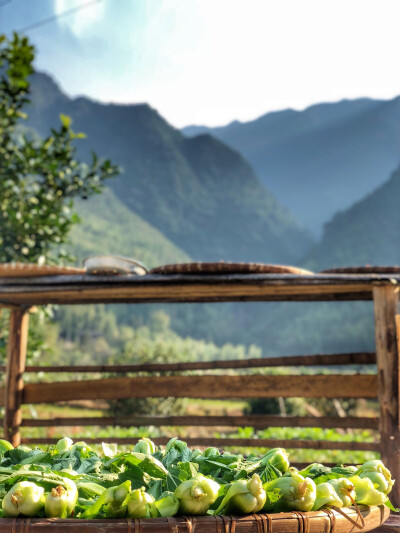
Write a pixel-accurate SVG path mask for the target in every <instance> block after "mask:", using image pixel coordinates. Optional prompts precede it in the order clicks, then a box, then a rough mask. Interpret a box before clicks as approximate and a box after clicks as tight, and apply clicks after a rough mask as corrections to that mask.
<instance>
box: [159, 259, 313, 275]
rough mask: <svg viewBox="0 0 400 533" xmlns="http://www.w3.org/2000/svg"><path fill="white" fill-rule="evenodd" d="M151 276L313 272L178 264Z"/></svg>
mask: <svg viewBox="0 0 400 533" xmlns="http://www.w3.org/2000/svg"><path fill="white" fill-rule="evenodd" d="M150 274H202V275H213V274H297V275H307V276H310V275H312V274H313V272H311V271H310V270H304V269H303V268H298V267H294V266H288V265H268V264H264V263H231V262H226V261H219V262H218V263H176V264H172V265H162V266H158V267H156V268H153V269H152V270H150Z"/></svg>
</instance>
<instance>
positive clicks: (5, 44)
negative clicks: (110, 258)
mask: <svg viewBox="0 0 400 533" xmlns="http://www.w3.org/2000/svg"><path fill="white" fill-rule="evenodd" d="M33 59H34V49H33V47H32V45H31V44H30V43H29V41H28V39H27V38H26V37H21V36H19V35H17V34H14V37H13V38H12V39H11V40H7V39H6V38H5V37H4V36H0V228H1V234H0V262H9V261H31V262H36V261H45V260H47V261H57V260H60V258H62V257H63V252H62V250H61V247H60V246H59V245H60V244H62V243H65V242H66V241H67V238H68V234H69V231H70V229H71V226H72V225H73V224H74V223H76V222H77V221H78V217H77V215H76V214H75V213H74V212H73V209H72V208H73V200H74V199H75V198H77V197H81V198H87V197H88V196H90V195H92V194H93V193H97V192H100V190H101V188H102V184H103V182H104V180H106V179H107V178H110V177H112V176H115V175H116V174H118V171H119V170H118V167H116V166H115V165H113V164H112V163H111V162H110V161H109V160H99V159H98V157H97V156H96V154H95V153H93V154H92V161H91V162H90V164H86V163H83V162H81V161H79V160H78V159H77V157H76V142H75V141H77V140H79V139H80V138H82V137H84V135H83V134H76V133H74V132H73V130H72V129H71V119H70V118H69V117H67V116H65V115H61V116H60V119H61V126H60V127H59V128H58V129H52V130H51V133H50V135H49V136H48V137H47V138H45V139H38V138H37V136H34V135H32V134H31V133H30V132H29V130H28V129H27V128H24V127H23V126H21V120H23V119H24V118H26V114H25V113H24V111H23V109H24V107H25V106H26V105H27V104H28V103H29V76H30V75H31V74H32V72H33V66H32V62H33Z"/></svg>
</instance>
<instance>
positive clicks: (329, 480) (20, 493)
mask: <svg viewBox="0 0 400 533" xmlns="http://www.w3.org/2000/svg"><path fill="white" fill-rule="evenodd" d="M393 483H394V481H393V480H392V478H391V475H390V472H389V470H388V469H387V468H386V467H385V466H384V464H383V463H382V462H381V461H379V460H373V461H367V462H365V463H364V464H363V465H359V466H347V467H346V466H343V465H338V466H335V467H333V468H328V467H325V466H323V465H322V464H317V463H314V464H311V465H309V466H308V467H307V468H305V469H303V470H300V471H299V470H297V469H296V468H294V467H291V466H290V464H289V460H288V454H287V453H286V452H285V450H283V449H282V448H274V449H272V450H268V451H266V453H265V454H264V455H262V456H256V455H249V456H247V457H244V456H243V455H240V454H232V453H228V452H221V451H220V450H218V449H217V448H207V449H206V450H204V451H201V450H198V449H191V448H189V447H188V446H187V445H186V443H185V442H183V441H181V440H179V439H177V438H173V439H171V440H170V441H169V442H168V444H167V445H166V446H165V447H163V448H161V447H160V448H158V447H156V446H155V444H154V443H153V442H152V441H151V440H150V439H148V438H143V439H141V440H139V441H138V443H137V444H136V445H135V446H134V447H133V449H132V450H130V451H124V452H120V453H119V452H118V451H117V446H116V445H115V444H105V443H103V444H102V452H101V453H97V452H96V451H95V450H93V449H92V448H91V447H90V446H88V445H87V444H86V443H85V442H76V443H74V442H73V441H72V440H71V439H69V438H68V437H65V438H63V439H61V440H60V441H58V443H57V444H56V445H55V446H50V447H48V448H47V449H46V450H41V449H39V448H34V449H31V448H28V447H26V446H18V447H17V448H13V447H12V446H11V445H10V444H9V443H8V442H6V441H0V501H1V505H0V507H1V512H0V515H1V516H2V517H18V516H26V517H52V518H57V517H60V518H66V517H70V518H83V519H94V518H125V517H126V518H128V517H129V518H151V517H159V516H163V517H169V516H175V515H179V514H183V515H219V514H239V515H240V514H250V513H259V512H265V513H277V512H282V511H305V512H307V511H317V510H319V509H324V508H335V507H336V508H338V507H339V508H340V507H350V506H353V505H357V504H362V505H369V506H374V505H382V504H386V505H387V506H388V507H390V508H391V509H393V507H392V505H391V503H390V501H389V499H388V494H389V493H390V491H391V489H392V486H393Z"/></svg>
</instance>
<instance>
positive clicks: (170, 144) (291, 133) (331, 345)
mask: <svg viewBox="0 0 400 533" xmlns="http://www.w3.org/2000/svg"><path fill="white" fill-rule="evenodd" d="M32 90H33V95H32V96H33V104H32V106H31V107H30V109H29V110H28V112H29V115H30V120H29V123H28V125H29V126H31V127H32V128H34V129H35V130H36V131H38V132H39V134H41V135H47V134H48V132H49V128H50V127H52V126H55V125H57V124H58V122H59V119H58V117H59V114H60V113H64V114H68V115H70V116H71V117H72V118H73V120H74V124H73V126H74V129H75V130H76V131H83V132H85V133H86V134H87V140H86V141H83V142H82V143H81V145H82V148H83V149H82V150H81V155H82V156H83V157H88V156H89V153H90V152H89V148H90V149H94V150H96V151H97V152H98V154H99V155H101V156H106V157H110V158H111V159H112V160H113V161H114V162H115V163H118V164H120V165H121V166H122V167H123V168H124V174H123V175H121V176H119V177H118V178H116V179H115V180H110V182H109V183H108V185H107V187H106V189H105V191H104V193H102V194H101V195H99V196H96V197H93V198H90V199H89V200H87V201H80V202H78V203H77V210H78V213H79V215H80V217H81V219H82V222H81V224H80V225H77V226H76V227H75V228H74V230H73V233H72V242H73V251H74V252H75V254H76V255H77V256H78V258H79V260H80V259H82V258H83V257H85V256H87V255H95V254H101V253H112V254H119V255H128V256H131V257H135V258H136V259H138V260H141V261H143V262H144V263H145V264H147V265H148V266H149V267H153V266H156V265H158V264H163V263H172V262H181V261H190V260H220V259H225V260H239V261H263V262H274V263H292V264H297V265H299V266H306V267H308V268H310V269H312V270H315V271H318V270H320V269H323V268H329V267H334V266H348V265H358V264H359V265H363V264H396V263H398V264H400V237H399V234H398V228H399V227H400V209H399V208H398V199H399V198H400V170H396V171H395V172H394V173H393V170H394V169H395V168H397V166H398V161H399V155H400V142H399V141H400V99H394V100H391V101H388V102H381V101H374V100H369V99H360V100H354V101H345V102H339V103H337V104H321V105H317V106H313V107H311V108H309V109H307V110H305V111H303V112H296V111H291V110H287V111H282V112H277V113H269V114H267V115H265V116H263V117H261V118H260V119H258V120H256V121H253V122H249V123H244V124H241V123H232V124H231V125H229V126H227V127H225V128H214V129H207V128H197V127H191V128H186V129H184V135H183V134H182V133H181V132H180V131H178V130H176V129H175V128H173V127H172V126H170V125H169V124H168V123H167V122H166V121H165V120H164V119H163V118H162V117H161V116H160V115H159V114H158V113H157V112H156V111H155V110H153V109H151V108H150V107H149V106H148V105H146V104H143V105H108V104H102V103H99V102H94V101H92V100H90V99H88V98H75V99H71V98H69V97H68V96H66V95H65V94H64V93H63V92H62V91H61V90H60V89H59V87H58V86H57V85H56V84H55V82H54V81H53V80H52V79H51V78H50V77H49V76H47V75H44V74H38V75H35V77H34V78H33V85H32ZM194 134H196V135H195V136H194V137H193V135H194ZM217 137H218V138H217ZM228 145H230V146H228ZM239 152H240V153H239ZM246 159H247V160H248V161H250V163H251V164H252V165H253V167H254V168H255V169H256V171H254V170H253V168H252V166H251V164H250V163H248V162H247V160H246ZM257 174H258V175H259V176H260V177H261V178H262V182H261V181H260V180H259V179H258V177H257ZM390 176H391V177H390ZM388 178H389V179H388ZM270 190H271V191H272V193H273V194H274V195H276V196H277V198H278V201H277V200H275V198H274V196H273V194H271V193H270V192H269V191H270ZM279 200H280V202H279ZM282 204H283V205H282ZM291 212H293V213H295V215H296V216H297V218H298V219H300V220H301V221H302V222H303V223H304V224H306V225H307V226H308V229H307V230H305V229H304V227H302V226H301V225H300V224H298V223H297V222H296V220H295V218H294V217H293V215H292V214H291ZM324 225H325V226H324ZM311 231H312V232H314V233H315V234H317V235H320V238H319V239H318V241H319V242H317V243H315V240H314V239H313V238H312V237H311V236H310V233H311ZM138 307H140V309H138V308H135V306H130V307H129V310H128V307H125V306H118V308H113V312H114V313H115V314H116V316H117V317H118V320H119V321H120V322H121V323H124V321H125V323H133V324H142V323H145V321H146V316H147V315H148V314H149V313H151V312H152V309H153V306H151V305H149V306H138ZM133 308H135V309H133ZM168 313H170V315H171V325H172V328H173V329H175V330H176V331H177V332H178V333H180V334H181V335H183V336H185V335H192V336H194V337H197V338H202V339H205V340H213V341H215V342H216V343H218V344H223V343H225V342H230V341H231V342H234V343H240V342H244V343H246V344H248V345H249V344H252V343H254V344H257V345H259V346H261V347H262V349H263V351H264V354H270V355H274V354H278V353H288V354H290V353H292V354H295V353H302V352H304V353H306V352H314V353H315V352H316V351H319V352H323V351H328V352H329V351H346V350H359V349H360V348H361V349H364V350H368V349H373V342H374V341H373V328H372V325H371V324H372V308H371V306H370V305H369V304H368V305H367V304H366V303H365V302H364V303H363V302H361V303H360V302H353V303H347V302H344V303H334V304H332V303H318V304H317V303H313V304H307V303H296V304H289V303H288V304H274V303H270V304H264V303H249V304H247V305H246V306H244V305H240V304H218V305H204V304H203V305H186V306H185V305H176V306H172V308H171V306H169V307H168Z"/></svg>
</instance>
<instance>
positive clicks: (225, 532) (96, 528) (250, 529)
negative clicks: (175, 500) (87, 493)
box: [0, 505, 390, 533]
mask: <svg viewBox="0 0 400 533" xmlns="http://www.w3.org/2000/svg"><path fill="white" fill-rule="evenodd" d="M341 511H342V514H341V513H339V512H337V511H334V510H330V509H326V510H322V511H316V512H310V513H300V512H291V513H275V514H252V515H246V516H197V517H194V516H180V517H174V518H147V519H142V520H133V519H113V520H73V519H66V520H63V519H58V518H54V519H52V518H32V519H29V518H14V519H12V518H1V519H0V533H52V532H53V531H54V532H56V533H78V532H79V533H355V532H364V531H371V530H372V529H375V528H377V527H379V526H380V525H381V524H383V522H385V520H387V518H388V517H389V514H390V511H389V509H388V508H387V507H386V506H384V505H382V506H379V507H363V506H360V511H361V516H362V519H363V520H362V523H361V517H360V516H359V514H358V513H357V511H356V509H353V508H348V509H342V510H341Z"/></svg>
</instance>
